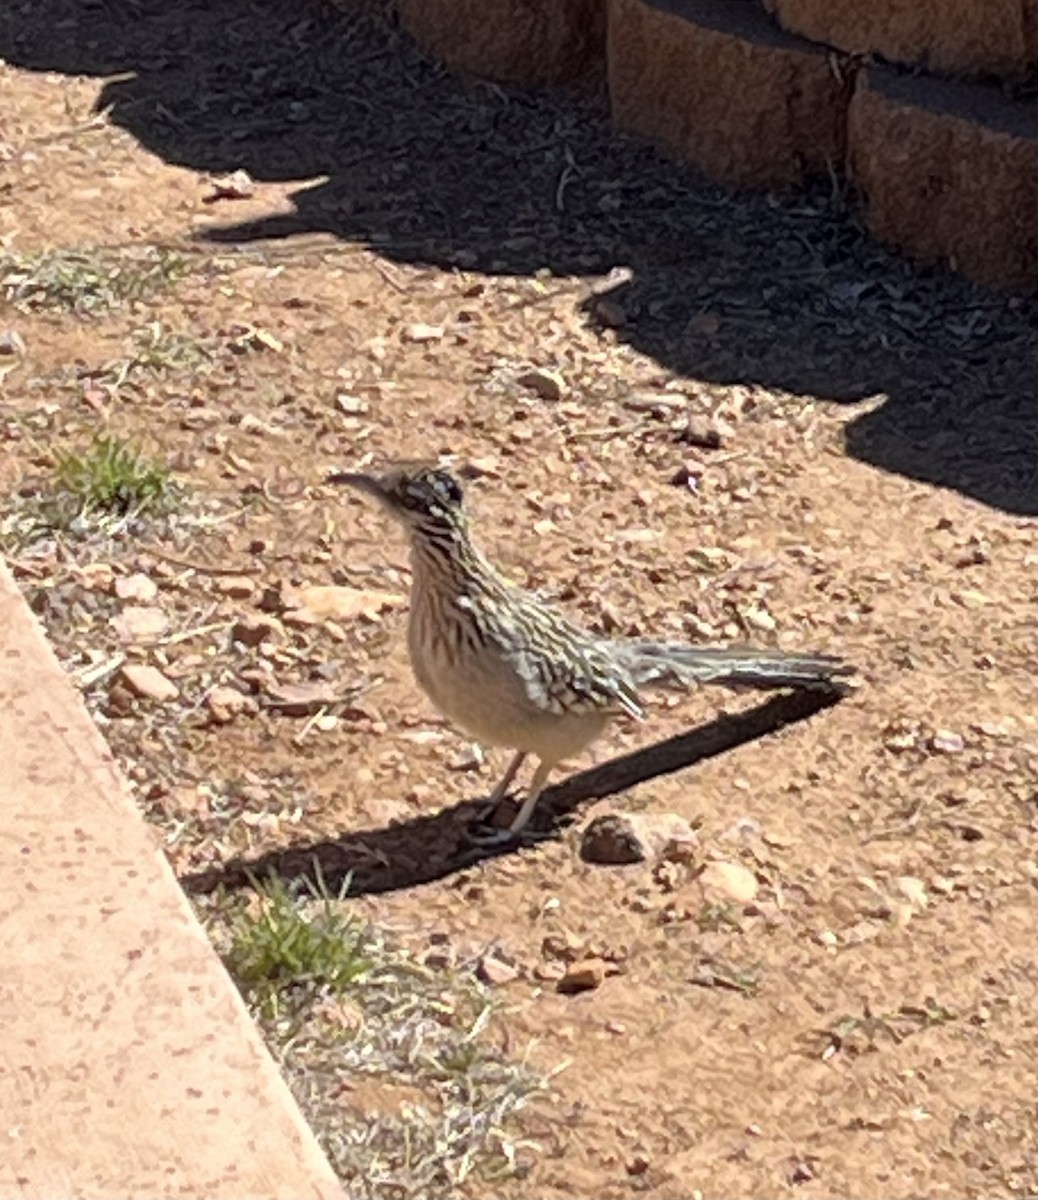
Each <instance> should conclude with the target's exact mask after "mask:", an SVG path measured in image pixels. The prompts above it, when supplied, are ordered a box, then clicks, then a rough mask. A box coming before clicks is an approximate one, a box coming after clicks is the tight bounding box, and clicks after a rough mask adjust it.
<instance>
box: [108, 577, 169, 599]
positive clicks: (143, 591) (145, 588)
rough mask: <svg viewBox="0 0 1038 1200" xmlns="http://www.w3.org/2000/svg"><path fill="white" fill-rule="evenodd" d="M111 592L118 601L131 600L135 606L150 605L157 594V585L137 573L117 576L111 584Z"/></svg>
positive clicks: (152, 580)
mask: <svg viewBox="0 0 1038 1200" xmlns="http://www.w3.org/2000/svg"><path fill="white" fill-rule="evenodd" d="M112 591H113V593H114V594H115V595H116V597H117V598H118V599H120V600H132V601H133V602H134V603H135V604H150V603H151V602H152V600H154V599H155V597H156V596H157V595H158V594H159V585H158V584H157V583H156V582H155V580H154V579H151V578H149V577H148V576H147V575H144V574H142V573H141V572H137V573H136V574H134V575H119V576H117V577H116V578H115V579H114V580H113V582H112Z"/></svg>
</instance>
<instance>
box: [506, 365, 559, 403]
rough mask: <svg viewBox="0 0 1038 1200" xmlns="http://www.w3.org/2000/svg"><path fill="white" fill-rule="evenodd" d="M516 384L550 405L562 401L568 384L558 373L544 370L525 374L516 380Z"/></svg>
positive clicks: (537, 369)
mask: <svg viewBox="0 0 1038 1200" xmlns="http://www.w3.org/2000/svg"><path fill="white" fill-rule="evenodd" d="M516 383H518V384H519V386H520V387H523V388H526V390H527V391H529V392H533V393H534V395H536V396H539V397H540V398H541V399H542V400H546V401H548V402H549V403H551V402H554V401H556V400H561V399H562V393H563V391H564V390H565V387H566V382H565V380H564V379H563V378H562V376H561V375H560V374H559V373H558V371H550V370H546V369H543V368H536V369H534V370H532V371H526V372H524V373H523V374H522V375H520V376H519V378H518V379H517V380H516Z"/></svg>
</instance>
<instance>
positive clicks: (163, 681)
mask: <svg viewBox="0 0 1038 1200" xmlns="http://www.w3.org/2000/svg"><path fill="white" fill-rule="evenodd" d="M119 679H120V681H121V682H122V683H123V684H124V685H125V686H126V687H127V688H128V689H129V690H130V691H131V692H132V693H133V694H134V695H135V696H138V697H140V698H141V699H142V700H155V701H157V702H158V703H160V704H166V703H168V702H169V701H170V700H175V699H176V698H177V697H178V696H179V695H180V689H179V688H178V687H177V685H176V684H175V683H174V682H173V680H172V679H168V678H167V677H166V676H165V675H163V674H162V672H161V671H160V670H159V669H158V667H152V666H149V665H147V664H146V663H127V664H126V666H124V667H123V668H122V670H121V671H120V672H119Z"/></svg>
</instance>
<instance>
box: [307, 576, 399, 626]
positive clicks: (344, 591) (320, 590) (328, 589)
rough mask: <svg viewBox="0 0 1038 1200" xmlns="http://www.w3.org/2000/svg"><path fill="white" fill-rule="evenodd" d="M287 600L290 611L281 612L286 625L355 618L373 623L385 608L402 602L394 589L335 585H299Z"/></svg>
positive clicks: (351, 619) (393, 606)
mask: <svg viewBox="0 0 1038 1200" xmlns="http://www.w3.org/2000/svg"><path fill="white" fill-rule="evenodd" d="M286 599H288V600H289V604H288V607H289V608H290V609H291V611H290V612H286V613H285V618H284V619H285V621H286V622H288V623H289V624H313V623H315V622H317V621H326V620H333V621H353V620H356V619H358V618H360V619H362V620H366V621H371V622H374V621H376V620H377V619H378V617H379V615H380V614H381V613H383V612H385V611H386V609H389V608H395V607H397V606H398V605H400V604H402V603H403V602H404V598H403V596H399V595H397V594H396V593H395V592H379V591H369V590H368V589H366V588H355V587H337V586H335V585H333V584H314V585H312V586H310V587H304V588H300V589H299V590H298V592H294V593H293V594H292V596H291V597H290V598H287V597H286Z"/></svg>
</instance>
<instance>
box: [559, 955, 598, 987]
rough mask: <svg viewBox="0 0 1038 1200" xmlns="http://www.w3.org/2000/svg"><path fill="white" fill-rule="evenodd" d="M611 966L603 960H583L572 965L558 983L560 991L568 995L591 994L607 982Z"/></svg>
mask: <svg viewBox="0 0 1038 1200" xmlns="http://www.w3.org/2000/svg"><path fill="white" fill-rule="evenodd" d="M608 973H609V964H608V963H606V962H604V961H603V960H602V959H601V958H582V959H580V960H579V961H578V962H575V963H571V964H570V965H569V966H568V967H567V968H566V973H565V974H564V975H563V976H562V978H561V979H560V980H559V982H558V985H557V986H558V990H559V991H560V992H563V993H566V994H574V993H577V992H590V991H594V990H595V988H599V987H601V986H602V984H603V983H604V982H605V977H606V975H607V974H608Z"/></svg>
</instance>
